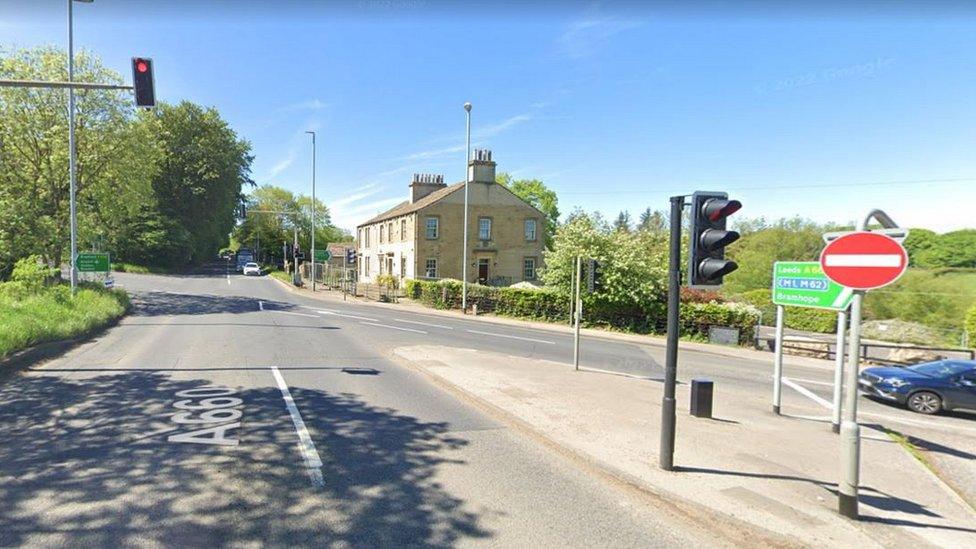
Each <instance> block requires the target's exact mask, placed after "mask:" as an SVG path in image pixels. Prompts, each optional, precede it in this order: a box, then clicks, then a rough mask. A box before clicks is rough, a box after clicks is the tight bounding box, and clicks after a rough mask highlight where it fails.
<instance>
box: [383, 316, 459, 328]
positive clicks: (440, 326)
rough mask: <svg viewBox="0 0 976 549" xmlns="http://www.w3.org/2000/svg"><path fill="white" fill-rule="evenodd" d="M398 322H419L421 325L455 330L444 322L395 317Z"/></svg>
mask: <svg viewBox="0 0 976 549" xmlns="http://www.w3.org/2000/svg"><path fill="white" fill-rule="evenodd" d="M393 320H396V321H397V322H406V323H407V324H419V325H421V326H430V327H431V328H443V329H445V330H453V329H454V328H451V327H450V326H444V325H443V324H431V323H430V322H417V321H416V320H407V319H404V318H394V319H393Z"/></svg>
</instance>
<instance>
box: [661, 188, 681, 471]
mask: <svg viewBox="0 0 976 549" xmlns="http://www.w3.org/2000/svg"><path fill="white" fill-rule="evenodd" d="M684 207H685V197H684V196H672V197H671V251H670V256H669V260H668V339H667V350H666V351H665V365H664V397H663V398H662V399H661V452H660V456H659V459H660V465H661V469H664V470H665V471H672V470H673V469H674V430H675V386H676V385H677V378H678V333H679V330H680V326H679V317H678V313H679V307H680V306H681V301H680V292H681V214H682V210H684Z"/></svg>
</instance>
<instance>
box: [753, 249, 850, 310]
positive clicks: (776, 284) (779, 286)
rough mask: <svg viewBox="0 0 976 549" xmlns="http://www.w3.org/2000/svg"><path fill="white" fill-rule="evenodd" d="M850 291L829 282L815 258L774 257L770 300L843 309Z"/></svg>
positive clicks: (779, 303)
mask: <svg viewBox="0 0 976 549" xmlns="http://www.w3.org/2000/svg"><path fill="white" fill-rule="evenodd" d="M851 296H852V292H851V291H850V290H848V289H846V288H844V287H843V286H841V285H840V284H837V283H835V282H832V281H831V280H830V279H829V278H827V276H826V275H825V274H824V272H823V269H821V267H820V264H819V263H817V262H816V261H777V262H776V263H775V264H774V265H773V296H772V297H773V303H775V304H776V305H787V306H791V307H812V308H815V309H832V310H835V311H840V310H844V309H846V308H847V306H848V305H849V304H850V302H851Z"/></svg>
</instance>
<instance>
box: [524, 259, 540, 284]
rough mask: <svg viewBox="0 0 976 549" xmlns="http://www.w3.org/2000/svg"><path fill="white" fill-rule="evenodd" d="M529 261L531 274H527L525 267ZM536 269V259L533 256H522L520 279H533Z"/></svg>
mask: <svg viewBox="0 0 976 549" xmlns="http://www.w3.org/2000/svg"><path fill="white" fill-rule="evenodd" d="M530 261H531V262H532V276H527V273H528V268H527V267H528V263H529V262H530ZM536 270H537V269H536V260H535V258H534V257H525V258H522V279H523V280H535V278H536V276H538V274H537V272H536Z"/></svg>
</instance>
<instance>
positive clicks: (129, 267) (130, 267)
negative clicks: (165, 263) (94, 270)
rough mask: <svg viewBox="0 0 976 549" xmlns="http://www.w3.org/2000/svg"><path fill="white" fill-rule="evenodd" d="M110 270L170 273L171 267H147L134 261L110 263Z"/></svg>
mask: <svg viewBox="0 0 976 549" xmlns="http://www.w3.org/2000/svg"><path fill="white" fill-rule="evenodd" d="M112 270H113V271H115V272H118V273H136V274H147V273H156V274H170V273H172V272H173V270H172V269H167V268H165V267H147V266H145V265H136V264H134V263H112Z"/></svg>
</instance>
